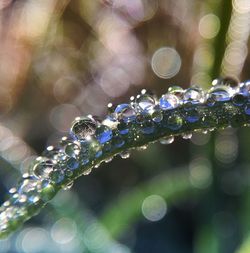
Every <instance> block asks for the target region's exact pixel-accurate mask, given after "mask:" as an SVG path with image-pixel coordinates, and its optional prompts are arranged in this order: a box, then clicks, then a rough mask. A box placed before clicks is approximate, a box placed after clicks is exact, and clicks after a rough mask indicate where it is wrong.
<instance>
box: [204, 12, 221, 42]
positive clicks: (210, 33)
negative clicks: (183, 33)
mask: <svg viewBox="0 0 250 253" xmlns="http://www.w3.org/2000/svg"><path fill="white" fill-rule="evenodd" d="M219 30H220V20H219V18H218V17H217V16H216V15H214V14H212V13H210V14H207V15H205V16H203V17H202V18H201V20H200V23H199V32H200V34H201V36H202V37H203V38H205V39H212V38H214V37H215V36H216V35H217V34H218V32H219Z"/></svg>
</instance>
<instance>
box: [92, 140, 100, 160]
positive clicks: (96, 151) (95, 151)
mask: <svg viewBox="0 0 250 253" xmlns="http://www.w3.org/2000/svg"><path fill="white" fill-rule="evenodd" d="M101 155H102V146H101V145H100V143H99V142H97V141H96V140H92V141H91V143H90V147H89V156H91V157H94V158H99V157H100V156H101Z"/></svg>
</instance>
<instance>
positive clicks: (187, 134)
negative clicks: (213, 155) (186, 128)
mask: <svg viewBox="0 0 250 253" xmlns="http://www.w3.org/2000/svg"><path fill="white" fill-rule="evenodd" d="M182 138H183V139H185V140H187V139H191V138H192V133H185V134H182Z"/></svg>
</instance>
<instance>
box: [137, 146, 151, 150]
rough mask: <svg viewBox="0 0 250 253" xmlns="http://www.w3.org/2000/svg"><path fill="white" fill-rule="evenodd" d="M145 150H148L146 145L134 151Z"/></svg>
mask: <svg viewBox="0 0 250 253" xmlns="http://www.w3.org/2000/svg"><path fill="white" fill-rule="evenodd" d="M147 148H148V145H143V146H140V147H137V148H136V149H137V150H139V151H141V150H146V149H147Z"/></svg>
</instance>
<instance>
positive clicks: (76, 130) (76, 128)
mask: <svg viewBox="0 0 250 253" xmlns="http://www.w3.org/2000/svg"><path fill="white" fill-rule="evenodd" d="M97 125H98V122H97V121H96V120H95V119H94V118H93V117H77V118H76V119H75V120H74V121H73V123H72V126H71V129H70V131H71V133H72V134H73V135H74V136H76V137H77V138H78V139H84V138H86V137H87V136H89V135H93V134H94V133H95V130H96V127H97Z"/></svg>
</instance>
